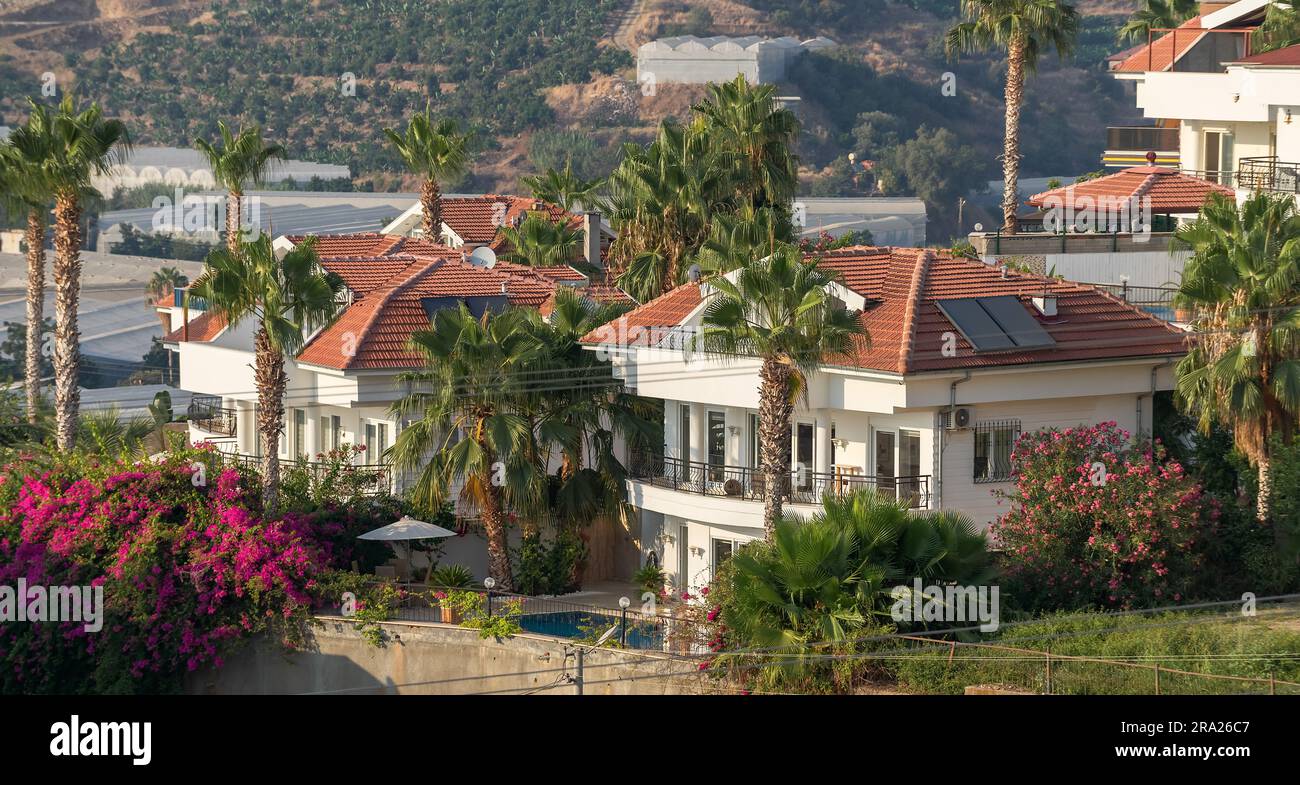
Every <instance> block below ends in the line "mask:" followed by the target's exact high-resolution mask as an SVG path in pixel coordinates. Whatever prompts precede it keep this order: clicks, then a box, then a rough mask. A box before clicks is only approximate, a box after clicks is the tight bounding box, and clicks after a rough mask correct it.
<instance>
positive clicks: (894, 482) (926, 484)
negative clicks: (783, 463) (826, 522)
mask: <svg viewBox="0 0 1300 785" xmlns="http://www.w3.org/2000/svg"><path fill="white" fill-rule="evenodd" d="M629 470H630V471H629V473H630V475H631V476H632V478H633V479H637V480H641V481H644V482H648V483H650V484H651V485H654V486H656V487H661V488H672V489H673V490H676V491H683V492H685V493H697V494H700V495H703V496H722V497H729V498H734V499H743V500H749V501H762V500H763V499H764V498H765V497H766V494H767V483H766V477H765V476H764V474H763V471H762V470H761V469H756V468H754V467H751V466H725V465H722V464H716V463H702V462H699V461H684V460H681V459H680V458H673V457H665V456H663V455H658V454H651V453H645V452H635V453H633V455H632V460H631V462H630V466H629ZM782 480H783V483H784V486H785V487H784V495H785V497H786V499H787V500H789V501H791V502H793V503H795V504H820V503H821V499H822V496H824V495H825V494H828V493H831V494H836V495H847V494H850V493H853V492H855V491H859V490H862V489H864V488H874V489H875V490H876V492H877V493H881V494H884V495H886V496H888V497H890V498H894V499H902V500H905V501H906V502H907V504H908V506H909V507H911V508H913V509H918V508H928V507H929V506H930V475H928V474H922V475H912V476H907V477H872V476H867V475H863V474H854V473H851V472H849V471H846V470H840V471H836V472H834V473H826V472H809V471H803V472H800V471H792V472H791V473H790V475H789V476H788V477H784V478H782Z"/></svg>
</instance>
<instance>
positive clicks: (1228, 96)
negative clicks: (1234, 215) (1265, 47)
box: [1108, 0, 1300, 197]
mask: <svg viewBox="0 0 1300 785" xmlns="http://www.w3.org/2000/svg"><path fill="white" fill-rule="evenodd" d="M1270 4H1271V0H1238V2H1234V3H1202V4H1201V8H1200V10H1201V13H1200V14H1199V15H1198V16H1195V17H1193V18H1192V19H1190V20H1188V21H1187V22H1185V23H1184V24H1183V25H1181V26H1180V27H1179V28H1177V29H1176V30H1174V31H1172V32H1169V33H1166V34H1164V35H1163V36H1160V37H1159V38H1157V39H1156V40H1154V41H1153V42H1152V43H1151V44H1150V45H1149V46H1143V47H1141V48H1140V49H1138V50H1137V51H1135V52H1134V53H1133V54H1132V55H1130V56H1129V57H1128V58H1127V59H1126V60H1124V61H1123V62H1122V63H1120V64H1119V65H1118V66H1116V67H1115V68H1114V69H1112V70H1113V73H1114V75H1115V78H1117V79H1120V80H1124V81H1130V82H1132V83H1134V85H1135V94H1136V100H1137V106H1138V108H1139V109H1141V110H1142V112H1143V114H1144V115H1145V116H1146V117H1147V118H1150V119H1151V120H1152V121H1154V122H1155V123H1156V124H1157V125H1158V126H1161V127H1160V128H1156V127H1153V128H1151V129H1147V131H1146V133H1147V135H1158V136H1159V138H1160V139H1162V140H1163V139H1169V140H1171V141H1172V140H1173V139H1174V138H1175V137H1173V136H1172V134H1173V133H1174V131H1173V130H1172V129H1176V134H1177V136H1176V144H1177V151H1176V152H1177V156H1178V159H1179V163H1180V166H1181V167H1182V169H1183V170H1184V171H1185V172H1191V173H1197V174H1200V175H1202V176H1205V177H1207V178H1208V179H1213V180H1216V181H1217V182H1220V183H1223V184H1225V185H1230V186H1233V187H1234V188H1236V189H1237V190H1238V194H1239V197H1240V196H1241V195H1243V194H1244V193H1248V192H1250V191H1252V190H1258V189H1263V190H1272V191H1282V192H1288V193H1296V192H1297V190H1298V188H1300V186H1298V180H1297V173H1298V171H1300V116H1297V115H1300V46H1291V47H1286V48H1281V49H1275V50H1273V51H1269V52H1264V53H1262V54H1261V53H1257V52H1256V51H1254V50H1255V49H1257V48H1258V47H1257V46H1255V47H1254V49H1253V48H1252V46H1253V45H1254V44H1255V42H1256V41H1257V40H1258V39H1257V37H1256V36H1255V33H1256V31H1257V30H1258V27H1259V25H1260V23H1261V22H1262V21H1263V19H1264V14H1265V12H1266V10H1267V8H1268V6H1269V5H1270ZM1112 130H1119V129H1112ZM1128 130H1131V131H1133V133H1130V134H1128V137H1132V138H1131V139H1130V141H1128V142H1127V143H1126V144H1125V146H1128V147H1140V146H1141V145H1142V143H1143V142H1144V141H1150V142H1151V146H1150V148H1149V149H1151V150H1157V148H1158V147H1161V148H1163V147H1168V145H1169V142H1158V141H1155V136H1152V139H1151V140H1146V139H1145V138H1140V137H1141V134H1142V129H1128ZM1135 134H1136V136H1135ZM1111 152H1113V151H1108V156H1109V155H1110V153H1111ZM1133 152H1134V153H1136V154H1141V153H1142V151H1140V150H1136V149H1135V150H1134V151H1133ZM1116 160H1119V159H1116Z"/></svg>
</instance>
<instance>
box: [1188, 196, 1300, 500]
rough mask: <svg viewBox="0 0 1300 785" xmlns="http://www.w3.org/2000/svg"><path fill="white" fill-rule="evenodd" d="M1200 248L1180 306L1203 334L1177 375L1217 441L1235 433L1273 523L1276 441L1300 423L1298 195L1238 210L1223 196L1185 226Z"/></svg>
mask: <svg viewBox="0 0 1300 785" xmlns="http://www.w3.org/2000/svg"><path fill="white" fill-rule="evenodd" d="M1176 236H1177V238H1178V239H1179V240H1181V241H1183V242H1185V243H1187V244H1188V245H1189V246H1190V247H1191V248H1192V252H1193V253H1192V257H1191V258H1190V259H1188V261H1187V265H1186V267H1185V268H1184V270H1183V278H1182V282H1181V284H1180V286H1179V287H1178V294H1177V295H1176V298H1175V304H1176V305H1178V306H1181V307H1186V308H1191V309H1193V310H1194V312H1195V313H1196V316H1195V319H1194V321H1193V327H1194V328H1195V331H1196V333H1197V337H1196V340H1195V341H1194V342H1193V343H1192V345H1191V348H1190V350H1189V351H1188V353H1187V356H1186V357H1184V358H1183V359H1182V360H1181V361H1180V362H1179V363H1178V367H1177V376H1178V381H1177V388H1176V389H1177V393H1178V400H1179V402H1180V404H1181V405H1182V407H1183V409H1184V410H1185V411H1187V412H1188V413H1193V412H1194V413H1195V416H1196V419H1197V425H1198V427H1199V428H1200V429H1201V430H1202V431H1203V432H1206V433H1208V432H1209V431H1210V429H1211V427H1212V426H1213V425H1214V424H1215V423H1216V422H1217V423H1222V424H1228V425H1231V427H1232V435H1233V441H1234V442H1235V443H1236V445H1237V448H1238V449H1239V450H1241V452H1242V453H1243V454H1244V455H1245V456H1246V458H1247V459H1248V460H1249V461H1250V462H1251V463H1252V464H1253V465H1254V466H1255V467H1256V470H1257V472H1258V477H1259V493H1258V496H1257V497H1256V500H1255V504H1256V506H1255V515H1256V518H1257V519H1258V520H1259V521H1260V522H1261V523H1267V522H1268V520H1269V518H1270V513H1271V506H1270V502H1271V497H1272V490H1273V483H1272V477H1271V470H1272V460H1271V446H1270V443H1271V441H1272V438H1273V437H1276V436H1280V437H1281V438H1282V439H1284V440H1285V441H1287V442H1289V441H1290V439H1291V437H1292V436H1293V435H1294V434H1295V430H1296V424H1297V422H1298V421H1300V216H1297V214H1296V205H1295V200H1294V199H1293V197H1290V196H1275V195H1271V194H1266V193H1262V192H1261V193H1256V194H1254V195H1253V196H1251V197H1250V198H1249V199H1247V200H1246V201H1245V203H1243V204H1242V205H1241V206H1240V210H1238V207H1237V205H1235V204H1234V203H1233V202H1232V201H1231V200H1230V199H1227V198H1225V197H1222V196H1218V195H1215V196H1213V197H1212V198H1211V201H1210V202H1208V203H1207V204H1206V205H1205V207H1204V208H1202V209H1201V215H1200V217H1199V218H1198V219H1197V220H1196V221H1195V222H1193V223H1191V224H1186V225H1184V226H1181V227H1179V228H1178V231H1177V233H1176Z"/></svg>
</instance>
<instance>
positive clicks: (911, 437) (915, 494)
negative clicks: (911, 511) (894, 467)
mask: <svg viewBox="0 0 1300 785" xmlns="http://www.w3.org/2000/svg"><path fill="white" fill-rule="evenodd" d="M920 474H921V434H920V433H919V432H917V431H899V432H898V494H899V498H901V499H907V500H908V505H909V506H911V507H919V506H920V502H921V479H920Z"/></svg>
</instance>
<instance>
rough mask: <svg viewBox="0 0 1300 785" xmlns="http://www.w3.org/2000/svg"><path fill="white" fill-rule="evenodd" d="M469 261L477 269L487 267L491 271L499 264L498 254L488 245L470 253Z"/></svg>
mask: <svg viewBox="0 0 1300 785" xmlns="http://www.w3.org/2000/svg"><path fill="white" fill-rule="evenodd" d="M469 260H470V263H471V264H473V265H474V266H475V267H486V268H487V269H489V270H491V269H492V268H493V267H495V266H496V264H497V254H496V251H493V250H492V249H491V248H488V247H487V246H486V245H480V246H479V247H478V248H475V249H474V250H473V252H471V253H470V255H469Z"/></svg>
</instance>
